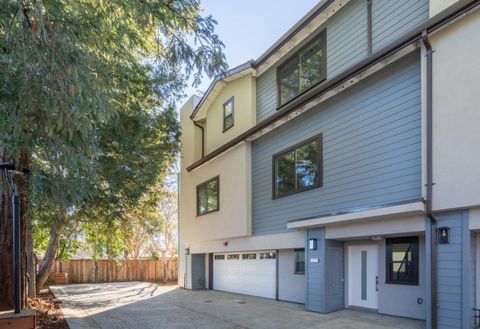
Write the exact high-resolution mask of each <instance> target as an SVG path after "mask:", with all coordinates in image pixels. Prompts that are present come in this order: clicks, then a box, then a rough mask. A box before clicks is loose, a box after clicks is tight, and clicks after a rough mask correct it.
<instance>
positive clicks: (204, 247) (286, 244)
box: [188, 231, 305, 253]
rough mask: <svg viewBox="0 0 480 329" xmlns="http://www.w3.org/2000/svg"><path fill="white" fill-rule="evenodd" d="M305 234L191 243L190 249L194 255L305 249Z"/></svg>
mask: <svg viewBox="0 0 480 329" xmlns="http://www.w3.org/2000/svg"><path fill="white" fill-rule="evenodd" d="M304 234H305V233H304V231H292V232H288V233H279V234H269V235H255V236H247V237H239V238H231V239H220V240H210V241H204V242H194V243H189V244H188V247H189V248H190V250H191V252H193V253H210V252H213V253H216V252H237V251H257V250H272V249H290V248H303V247H304V246H305V235H304ZM225 242H228V244H227V245H225V244H224V243H225Z"/></svg>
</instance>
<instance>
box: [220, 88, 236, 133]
mask: <svg viewBox="0 0 480 329" xmlns="http://www.w3.org/2000/svg"><path fill="white" fill-rule="evenodd" d="M230 101H231V102H232V125H231V126H230V127H228V128H225V119H226V116H225V105H227V104H228V103H229V102H230ZM233 126H235V96H232V97H230V98H229V99H228V100H227V101H226V102H225V103H223V132H226V131H227V130H229V129H230V128H233Z"/></svg>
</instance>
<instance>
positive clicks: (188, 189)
mask: <svg viewBox="0 0 480 329" xmlns="http://www.w3.org/2000/svg"><path fill="white" fill-rule="evenodd" d="M250 152H251V151H250V143H241V144H239V145H238V146H236V147H234V148H232V149H230V150H229V151H227V152H225V153H223V154H222V155H220V156H219V157H217V158H215V159H213V160H212V161H210V162H208V163H207V164H205V165H203V166H201V167H199V168H197V169H195V170H193V171H191V172H187V171H186V170H185V167H184V166H183V165H182V172H181V177H180V219H179V229H180V235H181V242H182V243H184V244H188V243H191V242H195V241H206V240H213V239H225V238H230V237H237V236H246V235H250V234H251V197H250V195H251V160H250ZM216 176H219V181H220V193H219V197H220V199H219V202H220V210H219V211H216V212H213V213H209V214H205V215H202V216H197V214H196V187H197V185H199V184H201V183H203V182H205V181H207V180H209V179H211V178H213V177H216Z"/></svg>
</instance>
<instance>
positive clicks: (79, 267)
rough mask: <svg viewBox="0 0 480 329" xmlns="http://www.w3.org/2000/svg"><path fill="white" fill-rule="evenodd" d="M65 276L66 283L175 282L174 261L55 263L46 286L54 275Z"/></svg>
mask: <svg viewBox="0 0 480 329" xmlns="http://www.w3.org/2000/svg"><path fill="white" fill-rule="evenodd" d="M58 272H66V273H68V283H100V282H122V281H148V282H163V281H176V280H177V276H178V267H177V261H176V260H166V261H163V260H143V259H142V260H127V261H114V260H104V259H102V260H97V261H95V260H91V259H73V260H68V261H62V260H56V261H55V265H54V267H53V270H52V273H50V276H49V278H48V281H47V284H49V285H53V284H54V283H55V273H58Z"/></svg>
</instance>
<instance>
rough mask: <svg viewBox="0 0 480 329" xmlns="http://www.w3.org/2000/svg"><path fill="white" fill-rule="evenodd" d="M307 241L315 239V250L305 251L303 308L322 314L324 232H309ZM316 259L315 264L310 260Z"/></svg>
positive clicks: (322, 230)
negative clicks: (305, 294) (304, 295)
mask: <svg viewBox="0 0 480 329" xmlns="http://www.w3.org/2000/svg"><path fill="white" fill-rule="evenodd" d="M308 239H317V243H318V244H317V249H316V250H310V249H307V257H306V260H305V266H306V268H305V270H306V273H307V298H306V300H305V306H306V308H307V310H309V311H315V312H324V311H325V280H324V276H325V275H324V272H325V267H324V266H325V230H324V229H316V230H309V231H308V233H307V241H306V242H305V243H308ZM312 258H317V259H318V262H317V263H312V262H310V260H311V259H312Z"/></svg>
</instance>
